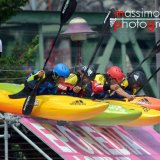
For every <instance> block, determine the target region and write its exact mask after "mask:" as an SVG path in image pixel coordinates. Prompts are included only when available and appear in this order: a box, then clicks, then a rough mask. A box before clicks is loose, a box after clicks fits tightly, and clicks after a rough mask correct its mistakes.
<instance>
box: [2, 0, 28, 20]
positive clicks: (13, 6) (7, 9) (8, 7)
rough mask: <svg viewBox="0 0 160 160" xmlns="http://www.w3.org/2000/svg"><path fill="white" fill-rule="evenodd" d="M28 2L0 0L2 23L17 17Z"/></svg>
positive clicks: (25, 0)
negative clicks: (18, 12)
mask: <svg viewBox="0 0 160 160" xmlns="http://www.w3.org/2000/svg"><path fill="white" fill-rule="evenodd" d="M26 2H28V0H0V23H3V22H5V21H6V20H7V19H9V18H10V17H11V16H13V15H15V14H16V13H17V11H19V10H21V8H20V7H22V6H24V5H25V4H26Z"/></svg>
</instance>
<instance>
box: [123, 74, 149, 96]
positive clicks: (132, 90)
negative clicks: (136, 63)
mask: <svg viewBox="0 0 160 160" xmlns="http://www.w3.org/2000/svg"><path fill="white" fill-rule="evenodd" d="M126 77H127V78H125V79H124V80H123V81H122V83H121V87H122V88H123V89H124V90H125V91H126V92H128V93H129V94H136V92H137V90H138V89H139V88H140V87H143V85H144V84H145V82H146V76H145V74H144V73H143V72H142V71H134V72H133V73H132V74H130V75H129V76H126Z"/></svg>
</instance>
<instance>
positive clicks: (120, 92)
mask: <svg viewBox="0 0 160 160" xmlns="http://www.w3.org/2000/svg"><path fill="white" fill-rule="evenodd" d="M110 88H111V90H113V91H115V92H116V93H117V94H118V95H120V96H123V97H126V98H127V99H128V100H129V101H131V100H133V99H134V98H135V95H130V94H128V93H127V92H125V91H124V90H123V89H122V88H121V87H120V86H119V85H118V84H112V85H111V86H110Z"/></svg>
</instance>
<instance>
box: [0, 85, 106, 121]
mask: <svg viewBox="0 0 160 160" xmlns="http://www.w3.org/2000/svg"><path fill="white" fill-rule="evenodd" d="M4 86H5V89H4ZM14 89H15V90H16V89H17V90H16V91H15V90H14ZM21 89H23V86H22V85H16V84H10V83H5V84H3V83H1V84H0V111H1V112H9V113H12V114H16V115H22V106H23V104H24V101H25V98H19V99H10V98H9V97H8V95H9V94H13V93H16V92H17V91H20V90H21ZM13 90H14V91H13ZM107 107H108V103H105V102H101V103H100V102H96V101H93V100H90V99H84V98H78V97H71V96H67V95H41V96H36V102H35V106H34V108H33V111H32V113H31V116H33V117H40V118H46V119H52V120H64V121H81V120H85V119H89V118H92V117H94V116H96V115H98V114H99V113H101V112H103V111H105V110H106V109H107Z"/></svg>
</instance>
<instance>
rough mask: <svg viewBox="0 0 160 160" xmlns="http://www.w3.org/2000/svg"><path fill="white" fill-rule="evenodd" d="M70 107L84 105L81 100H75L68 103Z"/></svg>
mask: <svg viewBox="0 0 160 160" xmlns="http://www.w3.org/2000/svg"><path fill="white" fill-rule="evenodd" d="M70 104H71V105H86V103H84V102H83V101H82V100H76V101H73V102H71V103H70Z"/></svg>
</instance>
